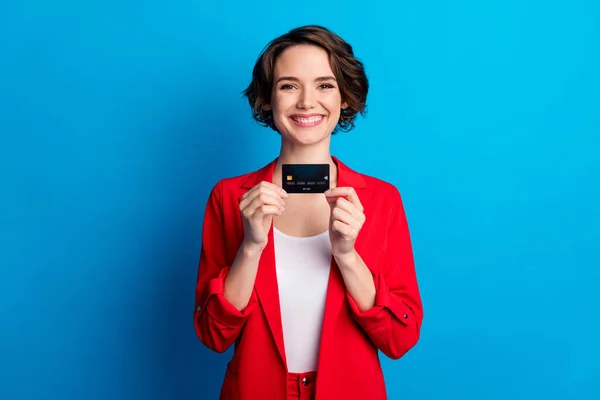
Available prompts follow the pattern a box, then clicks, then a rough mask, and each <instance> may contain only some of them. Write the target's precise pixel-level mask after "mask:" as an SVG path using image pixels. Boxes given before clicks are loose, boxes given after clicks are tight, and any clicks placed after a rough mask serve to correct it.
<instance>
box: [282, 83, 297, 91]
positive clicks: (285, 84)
mask: <svg viewBox="0 0 600 400" xmlns="http://www.w3.org/2000/svg"><path fill="white" fill-rule="evenodd" d="M293 88H294V86H293V85H290V84H289V83H284V84H283V85H281V86H280V87H279V89H281V90H291V89H293Z"/></svg>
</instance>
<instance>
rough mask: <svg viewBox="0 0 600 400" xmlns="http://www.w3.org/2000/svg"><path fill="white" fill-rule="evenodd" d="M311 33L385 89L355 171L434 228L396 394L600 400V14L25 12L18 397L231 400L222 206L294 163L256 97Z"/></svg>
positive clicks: (9, 264)
mask: <svg viewBox="0 0 600 400" xmlns="http://www.w3.org/2000/svg"><path fill="white" fill-rule="evenodd" d="M309 23H317V24H323V25H325V26H327V27H330V28H331V29H333V30H334V31H335V32H337V33H339V34H340V35H341V36H342V37H344V38H345V39H346V40H348V41H349V42H350V43H351V44H352V45H353V46H354V49H355V52H356V54H357V55H358V57H359V58H361V59H362V60H363V61H364V62H365V64H366V67H367V72H368V75H369V77H370V82H371V85H372V89H371V92H370V97H369V99H368V104H369V114H368V115H367V118H365V119H361V120H359V121H358V123H357V128H356V130H354V131H353V132H351V133H348V134H345V133H340V134H339V135H337V136H336V137H334V139H333V144H332V153H333V154H335V155H337V156H338V157H340V158H341V159H342V160H343V161H344V162H346V163H347V164H349V165H350V166H351V167H352V168H354V169H357V170H358V171H361V172H363V173H367V174H370V175H375V176H377V177H380V178H382V179H385V180H388V181H390V182H392V183H394V184H395V185H397V186H398V187H399V188H400V190H401V192H402V194H403V197H404V201H405V206H406V211H407V215H408V218H409V223H410V227H411V232H412V238H413V244H414V251H415V259H416V263H417V270H418V277H419V282H420V287H421V292H422V296H423V302H424V307H425V320H424V324H423V330H422V337H421V341H420V342H419V344H418V345H417V346H416V347H415V348H414V349H413V350H412V351H411V352H409V353H408V354H407V355H406V356H405V357H404V358H403V359H401V360H399V361H391V360H388V359H385V357H384V359H383V364H384V371H385V376H386V379H387V383H388V391H389V395H390V398H391V399H461V400H470V399H533V398H540V399H541V398H544V399H566V398H568V399H598V398H600V367H599V360H598V357H599V356H600V345H599V340H598V338H599V337H600V329H599V323H598V306H599V305H600V295H599V290H598V287H597V286H598V283H599V281H600V279H599V278H600V273H599V272H598V271H599V268H598V267H600V255H599V250H598V247H599V243H600V240H599V239H600V235H599V233H598V226H599V225H600V193H599V191H600V190H599V186H600V184H599V176H600V155H599V154H600V97H599V91H600V74H599V73H598V71H600V51H599V49H600V43H599V42H600V41H599V39H600V32H599V26H600V6H599V3H598V2H595V1H592V0H589V1H583V0H570V1H567V0H564V1H523V0H519V1H517V0H507V1H492V2H482V1H419V2H414V1H411V2H408V1H389V2H378V1H369V2H358V1H344V2H333V1H332V2H325V3H315V4H307V3H285V2H269V1H261V2H245V1H230V2H226V3H225V4H223V5H218V2H201V1H175V0H173V1H169V2H166V1H160V2H159V1H137V0H130V1H114V0H112V1H106V0H105V1H94V2H81V1H70V0H57V1H54V2H42V1H16V0H8V1H7V0H4V1H2V3H1V4H0V134H1V141H0V182H1V184H0V246H1V251H0V265H1V269H0V274H1V275H0V321H1V322H0V339H1V340H0V398H1V399H7V400H9V399H42V398H43V399H63V400H65V399H142V398H143V399H215V398H216V397H217V394H218V391H219V387H220V384H221V380H222V377H223V373H224V368H225V364H226V362H227V361H228V359H229V356H230V354H231V353H230V352H229V353H227V354H216V353H211V352H210V351H209V350H207V349H205V348H204V347H203V345H202V344H201V343H200V342H199V341H198V339H197V337H196V335H195V332H194V330H193V325H192V313H193V306H194V287H195V279H196V272H197V270H196V268H197V262H198V257H199V249H200V243H201V241H200V239H201V224H202V219H203V213H204V207H205V204H206V199H207V197H208V194H209V191H210V189H211V188H212V185H214V184H215V183H216V181H217V180H219V179H220V178H222V177H225V176H231V175H236V174H241V173H244V172H248V171H251V170H254V169H257V168H259V167H261V166H263V165H264V164H266V163H267V162H269V161H271V160H272V159H273V158H275V157H276V156H277V152H278V150H279V137H278V135H277V134H276V133H275V132H273V131H270V130H267V129H264V128H261V127H259V126H258V125H257V124H255V123H254V122H253V120H252V119H251V118H250V112H249V109H248V106H247V104H246V103H245V101H244V100H243V99H241V95H240V92H241V90H243V89H244V88H245V86H246V85H247V84H248V82H249V79H250V74H251V69H252V67H253V64H254V61H255V59H256V57H257V56H258V54H259V52H260V50H261V49H262V48H263V46H264V45H265V44H266V43H267V42H268V41H269V40H270V39H272V38H274V37H276V36H278V35H280V34H282V33H284V32H286V31H287V30H289V29H291V28H293V27H296V26H299V25H304V24H309ZM382 357H383V356H382Z"/></svg>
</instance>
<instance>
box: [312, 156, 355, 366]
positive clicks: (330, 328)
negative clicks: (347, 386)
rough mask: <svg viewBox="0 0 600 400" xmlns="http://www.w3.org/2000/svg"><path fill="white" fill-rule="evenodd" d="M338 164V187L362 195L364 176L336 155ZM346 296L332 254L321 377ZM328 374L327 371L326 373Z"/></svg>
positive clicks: (321, 351) (321, 354)
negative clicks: (350, 188)
mask: <svg viewBox="0 0 600 400" xmlns="http://www.w3.org/2000/svg"><path fill="white" fill-rule="evenodd" d="M331 158H332V159H333V161H334V162H335V163H336V164H337V168H338V177H337V186H338V187H353V188H354V189H355V190H357V193H358V195H359V197H360V189H364V188H365V187H366V183H365V180H364V178H363V177H362V176H361V175H360V174H358V173H357V172H355V171H353V170H351V169H350V168H348V167H347V166H346V165H344V164H343V163H342V162H341V161H340V160H339V159H338V158H336V157H335V156H332V157H331ZM359 242H360V237H359V238H358V239H357V242H356V248H357V250H358V248H359ZM345 297H346V286H345V284H344V279H343V277H342V273H341V272H340V269H339V267H338V265H337V263H336V262H335V258H334V257H333V255H332V256H331V270H330V273H329V284H328V286H327V300H326V302H325V315H324V316H323V328H322V331H321V342H320V345H319V361H318V366H317V369H318V371H319V374H320V375H321V378H322V377H323V374H322V372H326V371H327V367H328V362H329V358H328V357H327V350H328V348H329V347H330V346H331V343H332V342H333V341H334V340H335V324H336V322H337V319H338V317H339V316H340V315H341V312H340V310H341V309H342V306H343V305H344V300H345ZM325 376H326V373H325Z"/></svg>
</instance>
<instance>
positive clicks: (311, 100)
mask: <svg viewBox="0 0 600 400" xmlns="http://www.w3.org/2000/svg"><path fill="white" fill-rule="evenodd" d="M315 102H316V96H315V94H314V93H313V92H312V91H311V90H310V89H305V90H303V91H302V92H301V93H300V96H299V97H298V103H297V104H296V107H298V108H300V109H310V108H313V107H314V106H315Z"/></svg>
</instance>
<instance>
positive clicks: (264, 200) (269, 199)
mask: <svg viewBox="0 0 600 400" xmlns="http://www.w3.org/2000/svg"><path fill="white" fill-rule="evenodd" d="M262 206H275V207H277V208H279V209H281V210H283V209H284V208H285V206H284V202H283V200H282V199H280V198H278V197H277V196H273V195H272V194H271V193H260V194H258V195H257V196H255V197H254V198H253V199H252V201H251V202H250V204H248V207H247V208H248V211H249V212H250V215H252V214H254V213H255V212H256V210H257V209H258V208H260V207H262Z"/></svg>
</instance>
